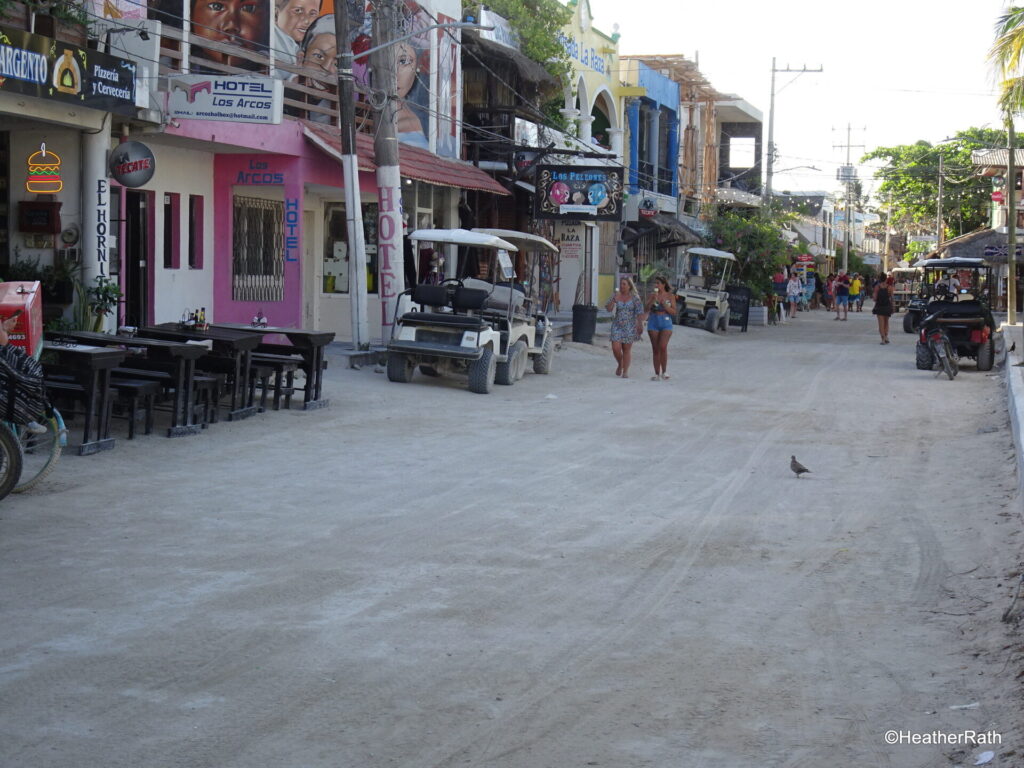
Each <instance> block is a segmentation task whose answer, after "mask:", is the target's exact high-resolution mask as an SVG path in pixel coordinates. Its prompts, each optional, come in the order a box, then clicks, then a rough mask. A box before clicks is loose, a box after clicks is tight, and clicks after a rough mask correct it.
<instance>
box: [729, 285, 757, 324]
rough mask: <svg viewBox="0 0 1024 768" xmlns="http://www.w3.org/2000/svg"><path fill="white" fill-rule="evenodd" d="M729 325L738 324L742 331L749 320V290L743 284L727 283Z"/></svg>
mask: <svg viewBox="0 0 1024 768" xmlns="http://www.w3.org/2000/svg"><path fill="white" fill-rule="evenodd" d="M725 290H727V291H728V292H729V325H738V326H739V327H740V328H742V329H743V331H744V332H746V330H747V323H748V322H749V320H750V299H751V295H752V294H751V291H750V289H749V288H747V286H745V285H729V286H726V288H725Z"/></svg>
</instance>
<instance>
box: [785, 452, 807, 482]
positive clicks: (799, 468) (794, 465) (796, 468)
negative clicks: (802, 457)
mask: <svg viewBox="0 0 1024 768" xmlns="http://www.w3.org/2000/svg"><path fill="white" fill-rule="evenodd" d="M789 459H790V461H789V468H790V469H792V470H793V472H795V473H796V476H797V478H798V479H799V477H800V475H802V474H803V473H804V472H810V471H811V470H809V469H808V468H807V467H805V466H804V465H803V464H801V463H800V462H799V461H797V460H796V456H790V457H789Z"/></svg>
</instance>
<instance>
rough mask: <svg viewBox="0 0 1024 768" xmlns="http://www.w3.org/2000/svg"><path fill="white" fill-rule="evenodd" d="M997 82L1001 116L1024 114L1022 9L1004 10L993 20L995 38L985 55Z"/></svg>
mask: <svg viewBox="0 0 1024 768" xmlns="http://www.w3.org/2000/svg"><path fill="white" fill-rule="evenodd" d="M988 60H989V62H990V63H991V64H992V66H993V69H994V70H995V75H996V79H997V80H998V82H999V90H1000V96H999V107H1000V109H1001V110H1002V112H1003V114H1004V115H1015V114H1020V113H1021V111H1024V8H1021V7H1011V8H1007V9H1006V12H1005V13H1003V14H1002V15H1001V16H1000V17H999V18H998V19H997V20H996V36H995V40H994V41H993V43H992V48H991V50H990V51H989V54H988Z"/></svg>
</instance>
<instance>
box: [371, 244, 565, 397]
mask: <svg viewBox="0 0 1024 768" xmlns="http://www.w3.org/2000/svg"><path fill="white" fill-rule="evenodd" d="M409 239H410V240H412V241H413V251H414V252H417V251H418V247H417V245H416V243H417V242H429V243H433V244H435V245H441V244H452V245H459V246H466V247H472V248H477V249H480V250H482V251H489V252H491V256H492V257H493V258H489V259H488V260H487V263H488V273H489V275H488V276H489V278H490V279H489V280H478V279H475V278H465V279H463V280H458V279H448V280H445V281H444V282H442V283H440V284H439V285H427V284H424V285H417V286H414V287H413V288H411V289H409V290H408V291H405V292H404V293H402V294H401V296H400V298H399V302H398V304H399V306H400V307H401V306H403V305H405V306H408V303H409V302H410V301H411V303H412V304H414V305H419V309H417V310H415V311H411V312H404V313H402V314H401V316H400V317H396V319H395V325H394V329H393V332H392V337H391V341H390V342H389V343H388V379H389V380H390V381H397V382H403V383H406V382H409V381H412V377H413V373H414V371H415V370H416V368H417V367H419V369H420V372H421V373H424V374H426V375H428V376H438V375H441V374H442V373H454V374H460V375H465V376H467V377H468V379H469V390H470V391H471V392H476V393H479V394H487V393H488V392H490V391H491V389H492V387H493V385H494V384H495V383H498V384H506V385H509V384H514V383H515V382H516V381H518V380H519V379H521V378H523V376H524V375H525V373H526V366H527V363H528V362H529V361H530V360H531V359H532V360H533V372H534V373H549V372H550V371H551V362H552V358H553V356H554V352H555V337H554V332H553V329H552V327H551V323H550V322H548V319H547V316H546V315H544V314H543V313H541V312H536V311H534V307H533V298H532V297H531V296H529V295H528V291H529V290H531V289H532V288H533V284H534V283H535V280H532V279H530V277H532V276H533V273H534V271H536V270H535V269H534V268H533V267H531V266H528V267H527V270H526V271H527V276H528V277H527V278H526V282H525V283H524V282H516V272H515V268H514V266H513V264H512V258H511V256H510V254H515V253H520V252H522V253H524V254H527V255H528V256H531V255H536V254H538V253H539V252H547V253H558V248H557V247H556V246H554V245H553V244H552V243H551V242H549V241H548V240H545V239H544V238H543V237H540V236H539V235H531V234H528V233H525V232H513V231H510V230H503V229H474V230H465V229H418V230H416V231H415V232H413V233H412V234H411V235H409ZM528 261H529V259H528ZM534 266H536V265H534ZM406 297H407V298H406Z"/></svg>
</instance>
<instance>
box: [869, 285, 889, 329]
mask: <svg viewBox="0 0 1024 768" xmlns="http://www.w3.org/2000/svg"><path fill="white" fill-rule="evenodd" d="M874 300H875V308H874V309H872V310H871V312H872V313H873V314H874V315H875V317H877V318H878V335H879V336H881V337H882V340H881V341H880V342H879V344H888V343H889V318H890V317H891V316H892V289H891V288H890V287H889V283H888V282H887V280H886V276H885V275H882V278H881V279H880V280H879V281H878V285H876V286H875V294H874Z"/></svg>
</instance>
